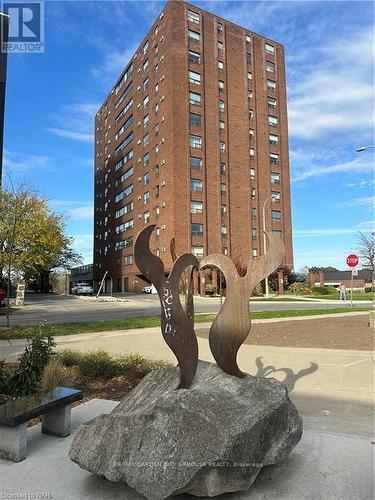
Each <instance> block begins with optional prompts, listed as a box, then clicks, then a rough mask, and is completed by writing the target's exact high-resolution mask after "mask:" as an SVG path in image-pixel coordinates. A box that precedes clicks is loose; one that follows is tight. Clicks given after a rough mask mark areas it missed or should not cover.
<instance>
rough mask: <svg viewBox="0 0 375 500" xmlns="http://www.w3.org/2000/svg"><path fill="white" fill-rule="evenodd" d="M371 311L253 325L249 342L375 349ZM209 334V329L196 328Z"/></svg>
mask: <svg viewBox="0 0 375 500" xmlns="http://www.w3.org/2000/svg"><path fill="white" fill-rule="evenodd" d="M368 318H369V316H368V314H364V315H361V316H352V317H350V316H345V317H342V318H338V317H335V318H330V317H327V318H324V319H308V320H295V321H280V322H275V323H258V324H254V323H253V324H252V327H251V332H250V335H249V336H248V337H247V339H246V340H245V344H253V345H269V346H278V347H307V348H318V349H319V348H322V349H349V350H350V349H353V350H360V351H372V350H374V330H373V329H372V328H370V327H369V326H368ZM196 332H197V335H198V336H199V337H204V338H207V337H208V330H207V329H206V330H196Z"/></svg>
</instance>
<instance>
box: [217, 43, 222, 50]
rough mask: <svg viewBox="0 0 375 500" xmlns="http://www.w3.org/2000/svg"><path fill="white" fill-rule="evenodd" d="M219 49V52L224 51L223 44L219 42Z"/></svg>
mask: <svg viewBox="0 0 375 500" xmlns="http://www.w3.org/2000/svg"><path fill="white" fill-rule="evenodd" d="M217 48H218V50H224V44H223V42H217Z"/></svg>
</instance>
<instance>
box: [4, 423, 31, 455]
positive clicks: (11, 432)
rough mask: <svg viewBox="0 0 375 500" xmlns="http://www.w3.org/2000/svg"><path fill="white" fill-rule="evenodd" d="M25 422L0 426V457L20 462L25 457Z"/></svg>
mask: <svg viewBox="0 0 375 500" xmlns="http://www.w3.org/2000/svg"><path fill="white" fill-rule="evenodd" d="M26 448H27V424H26V423H24V424H21V425H19V426H18V427H3V426H0V458H5V459H6V460H12V461H13V462H21V460H24V459H25V458H26Z"/></svg>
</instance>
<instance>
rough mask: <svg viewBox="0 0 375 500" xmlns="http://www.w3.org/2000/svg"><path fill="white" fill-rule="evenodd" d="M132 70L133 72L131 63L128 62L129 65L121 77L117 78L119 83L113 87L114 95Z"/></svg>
mask: <svg viewBox="0 0 375 500" xmlns="http://www.w3.org/2000/svg"><path fill="white" fill-rule="evenodd" d="M132 72H133V64H132V63H130V64H129V66H128V67H127V68H126V70H125V72H124V74H123V75H122V77H121V79H120V80H119V83H118V84H117V85H116V87H115V92H116V95H117V94H118V93H119V91H120V90H121V88H122V86H123V85H124V84H125V82H126V81H127V79H128V78H129V76H130V75H131V73H132ZM105 109H107V104H106V105H105Z"/></svg>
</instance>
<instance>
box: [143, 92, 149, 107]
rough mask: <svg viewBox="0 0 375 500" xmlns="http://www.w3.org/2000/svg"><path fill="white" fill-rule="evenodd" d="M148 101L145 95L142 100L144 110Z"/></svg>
mask: <svg viewBox="0 0 375 500" xmlns="http://www.w3.org/2000/svg"><path fill="white" fill-rule="evenodd" d="M148 101H149V99H148V95H146V97H145V98H144V99H143V107H144V108H146V107H147V105H148Z"/></svg>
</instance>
